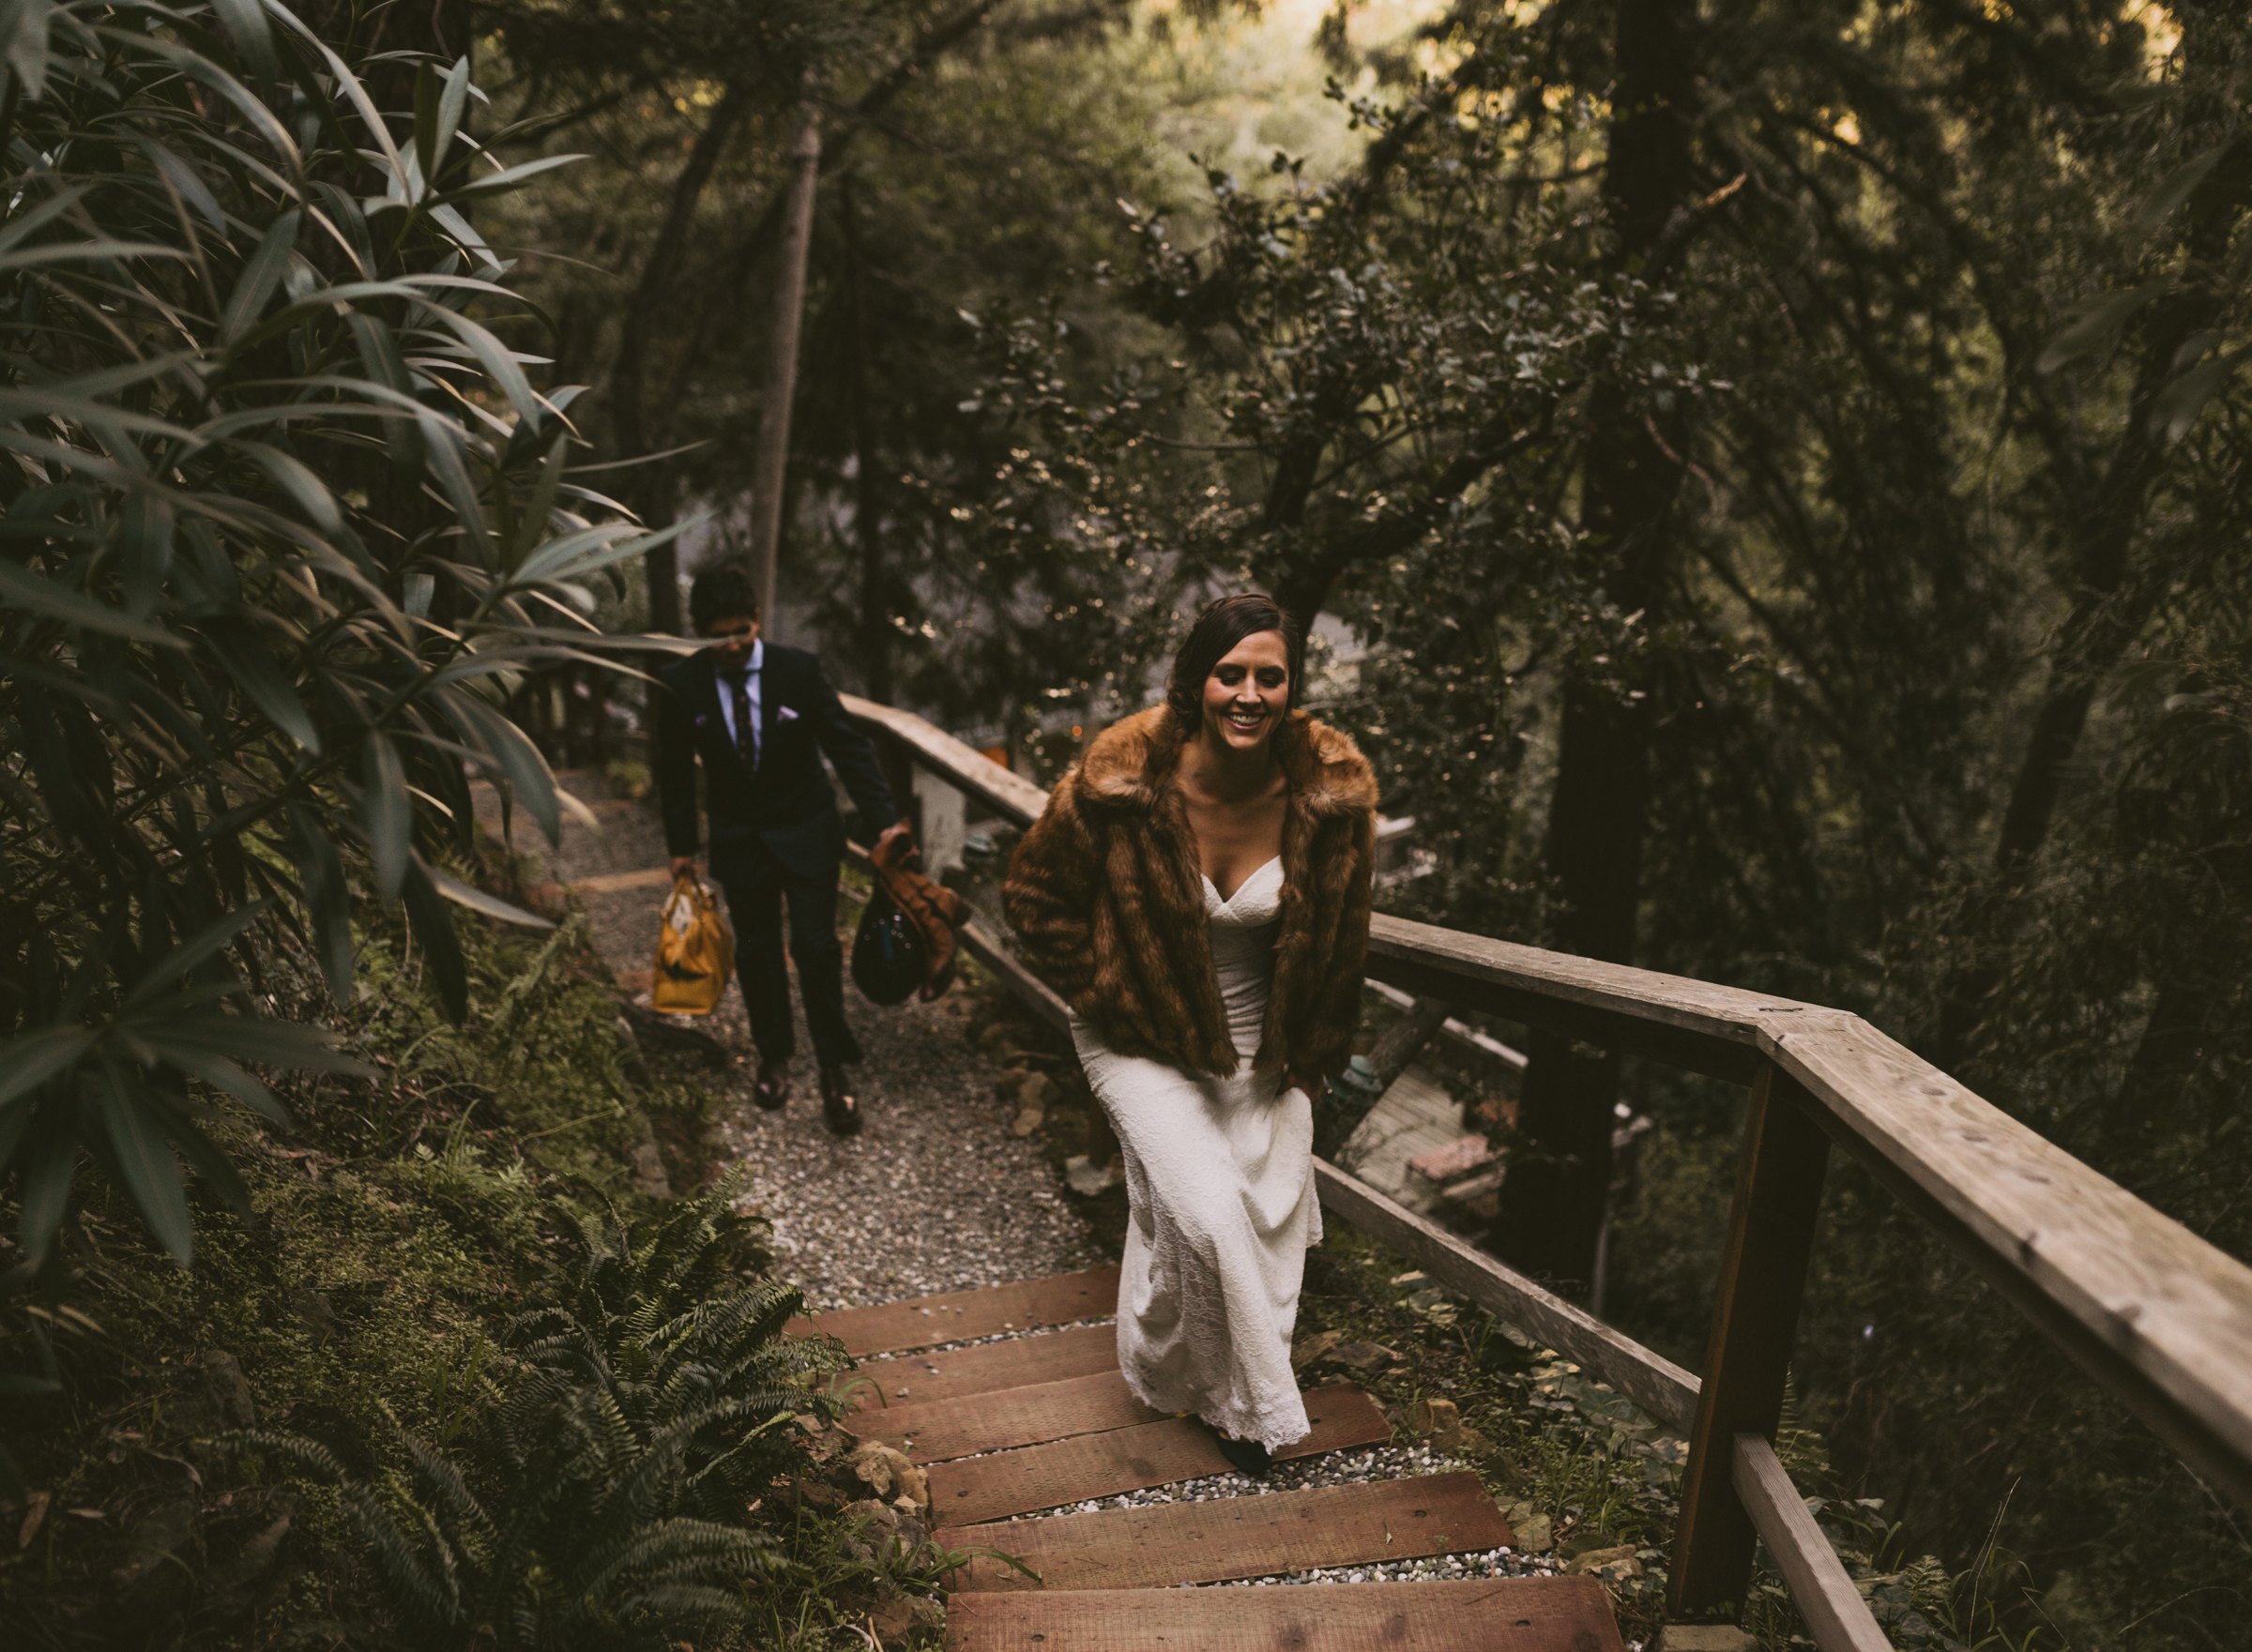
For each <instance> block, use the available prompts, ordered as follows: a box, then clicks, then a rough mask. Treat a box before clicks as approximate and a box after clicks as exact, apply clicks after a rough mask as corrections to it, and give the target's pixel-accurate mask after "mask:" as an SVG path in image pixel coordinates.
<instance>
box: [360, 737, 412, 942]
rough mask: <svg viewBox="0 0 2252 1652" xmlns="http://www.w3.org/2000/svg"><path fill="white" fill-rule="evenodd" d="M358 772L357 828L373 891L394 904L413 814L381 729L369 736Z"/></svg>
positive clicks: (396, 752) (394, 752)
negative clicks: (364, 838) (369, 861)
mask: <svg viewBox="0 0 2252 1652" xmlns="http://www.w3.org/2000/svg"><path fill="white" fill-rule="evenodd" d="M360 769H361V778H360V795H359V818H360V826H361V828H362V829H363V830H364V831H365V832H366V833H367V835H368V853H369V854H370V855H371V856H373V858H374V861H375V887H376V891H377V893H379V894H380V895H381V896H382V897H383V898H384V899H385V900H386V901H396V900H397V899H398V898H399V887H400V884H401V882H402V881H403V879H404V878H405V876H406V868H407V859H408V856H410V855H411V854H412V853H413V843H412V840H413V832H414V812H413V809H412V807H411V805H410V804H409V802H408V799H407V795H406V770H405V769H404V768H403V766H402V765H401V764H400V762H399V749H398V747H396V746H394V745H393V744H391V737H390V736H389V735H387V734H384V733H383V732H382V731H380V730H377V731H376V732H374V733H373V734H371V735H369V736H368V743H367V748H366V750H364V751H363V752H362V753H361V756H360Z"/></svg>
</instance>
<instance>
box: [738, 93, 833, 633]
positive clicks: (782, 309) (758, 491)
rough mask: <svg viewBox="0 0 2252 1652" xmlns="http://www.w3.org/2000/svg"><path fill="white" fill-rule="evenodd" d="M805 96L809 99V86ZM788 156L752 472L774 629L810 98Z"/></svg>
mask: <svg viewBox="0 0 2252 1652" xmlns="http://www.w3.org/2000/svg"><path fill="white" fill-rule="evenodd" d="M809 80H810V73H809ZM807 90H808V92H809V94H810V92H811V90H812V88H811V86H810V85H809V86H808V88H807ZM790 155H791V162H792V176H791V180H790V212H789V219H788V220H787V223H786V224H785V226H784V232H783V244H782V269H781V272H780V279H779V280H776V282H775V283H774V330H773V333H772V335H771V341H770V342H769V344H768V351H767V389H766V399H765V402H764V403H763V404H762V405H761V407H760V408H759V416H758V453H757V456H756V458H755V460H754V462H753V466H752V471H751V579H752V584H753V589H755V590H756V591H757V592H758V601H759V612H760V613H761V614H764V615H765V616H766V621H767V624H768V626H771V625H772V624H773V623H774V619H773V615H774V575H775V566H776V561H777V553H778V552H779V550H780V547H781V543H782V503H783V501H782V494H783V482H784V478H785V477H787V475H788V473H789V462H790V402H791V399H792V397H793V396H795V394H796V393H797V388H798V331H799V324H800V323H801V322H802V320H803V319H804V314H805V266H806V261H807V259H808V257H809V256H810V255H811V253H812V250H813V245H814V184H815V179H816V177H817V174H819V171H820V167H821V112H820V111H819V110H818V109H816V108H815V107H814V101H813V99H812V98H811V96H808V98H807V99H806V100H805V102H804V103H803V105H801V113H800V114H799V122H798V141H797V143H796V144H794V145H792V147H791V151H790Z"/></svg>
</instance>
